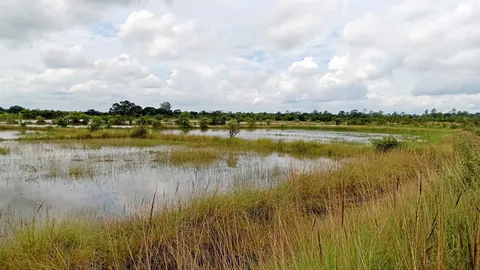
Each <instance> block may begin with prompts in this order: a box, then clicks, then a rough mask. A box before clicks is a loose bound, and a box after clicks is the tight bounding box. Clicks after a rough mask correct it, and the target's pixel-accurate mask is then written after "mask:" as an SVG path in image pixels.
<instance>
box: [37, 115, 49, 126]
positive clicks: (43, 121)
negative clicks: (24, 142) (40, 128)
mask: <svg viewBox="0 0 480 270" xmlns="http://www.w3.org/2000/svg"><path fill="white" fill-rule="evenodd" d="M35 120H37V121H36V122H35V124H37V125H45V124H46V123H47V121H45V118H43V117H41V116H40V115H39V116H37V117H35Z"/></svg>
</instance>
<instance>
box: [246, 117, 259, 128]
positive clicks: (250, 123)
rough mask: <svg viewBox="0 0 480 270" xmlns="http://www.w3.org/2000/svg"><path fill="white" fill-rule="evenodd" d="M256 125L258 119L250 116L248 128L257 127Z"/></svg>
mask: <svg viewBox="0 0 480 270" xmlns="http://www.w3.org/2000/svg"><path fill="white" fill-rule="evenodd" d="M256 125H257V121H255V118H250V119H248V120H247V126H248V128H255V126H256Z"/></svg>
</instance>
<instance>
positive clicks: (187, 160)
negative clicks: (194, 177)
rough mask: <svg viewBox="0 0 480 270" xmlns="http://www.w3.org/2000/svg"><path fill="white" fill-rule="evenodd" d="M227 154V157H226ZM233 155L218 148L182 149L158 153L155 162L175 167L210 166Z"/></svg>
mask: <svg viewBox="0 0 480 270" xmlns="http://www.w3.org/2000/svg"><path fill="white" fill-rule="evenodd" d="M226 154H227V155H226ZM231 155H232V153H225V152H224V151H221V150H219V149H217V148H182V149H173V150H172V151H171V152H158V153H156V155H155V158H154V161H155V162H157V163H171V164H173V165H174V166H194V167H198V166H209V165H212V164H214V163H216V162H219V161H221V160H225V159H226V158H228V157H230V156H231Z"/></svg>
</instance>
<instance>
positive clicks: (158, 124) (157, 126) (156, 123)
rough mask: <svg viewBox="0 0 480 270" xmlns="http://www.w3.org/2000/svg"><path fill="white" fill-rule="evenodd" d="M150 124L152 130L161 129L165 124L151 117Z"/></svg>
mask: <svg viewBox="0 0 480 270" xmlns="http://www.w3.org/2000/svg"><path fill="white" fill-rule="evenodd" d="M151 124H152V128H153V129H154V130H161V129H164V128H165V126H164V125H163V123H162V120H158V119H157V118H154V119H152V120H151Z"/></svg>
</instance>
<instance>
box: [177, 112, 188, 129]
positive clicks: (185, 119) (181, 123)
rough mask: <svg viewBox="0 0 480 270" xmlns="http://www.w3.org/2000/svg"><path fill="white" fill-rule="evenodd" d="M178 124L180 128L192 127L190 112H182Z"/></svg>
mask: <svg viewBox="0 0 480 270" xmlns="http://www.w3.org/2000/svg"><path fill="white" fill-rule="evenodd" d="M177 125H178V126H179V127H180V128H190V127H191V125H190V113H189V112H182V113H181V114H180V116H179V117H178V120H177Z"/></svg>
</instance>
